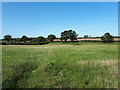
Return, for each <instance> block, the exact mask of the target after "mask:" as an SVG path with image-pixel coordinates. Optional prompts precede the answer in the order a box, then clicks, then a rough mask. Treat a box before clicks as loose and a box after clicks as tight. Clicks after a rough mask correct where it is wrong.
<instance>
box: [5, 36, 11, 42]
mask: <svg viewBox="0 0 120 90" xmlns="http://www.w3.org/2000/svg"><path fill="white" fill-rule="evenodd" d="M4 39H5V40H7V41H8V42H9V41H10V40H12V36H11V35H9V34H8V35H5V36H4Z"/></svg>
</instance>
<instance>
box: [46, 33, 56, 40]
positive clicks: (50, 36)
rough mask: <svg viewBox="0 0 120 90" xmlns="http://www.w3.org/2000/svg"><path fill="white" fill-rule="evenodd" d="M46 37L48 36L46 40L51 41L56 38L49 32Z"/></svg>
mask: <svg viewBox="0 0 120 90" xmlns="http://www.w3.org/2000/svg"><path fill="white" fill-rule="evenodd" d="M47 38H48V40H50V42H52V41H53V40H54V39H56V36H55V35H53V34H50V35H48V37H47Z"/></svg>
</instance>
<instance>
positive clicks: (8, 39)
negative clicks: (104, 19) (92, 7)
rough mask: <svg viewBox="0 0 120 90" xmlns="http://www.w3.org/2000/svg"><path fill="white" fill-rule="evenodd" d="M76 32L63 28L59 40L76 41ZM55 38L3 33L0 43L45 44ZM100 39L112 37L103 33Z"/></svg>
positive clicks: (52, 36) (110, 39)
mask: <svg viewBox="0 0 120 90" xmlns="http://www.w3.org/2000/svg"><path fill="white" fill-rule="evenodd" d="M77 36H78V34H77V33H76V32H75V31H73V30H65V31H63V32H61V35H60V38H59V39H60V40H61V41H62V42H67V40H68V39H70V40H71V42H75V41H77ZM84 38H88V36H87V35H85V36H84ZM54 39H56V36H55V35H53V34H50V35H48V37H47V38H45V37H43V36H39V37H37V38H33V37H31V38H29V37H27V36H25V35H23V36H22V37H21V38H12V36H11V35H5V36H4V39H3V40H2V41H3V42H2V44H47V43H49V42H53V40H54ZM101 40H102V41H103V42H106V43H108V42H113V40H114V37H113V36H112V35H110V33H105V34H104V35H103V36H101Z"/></svg>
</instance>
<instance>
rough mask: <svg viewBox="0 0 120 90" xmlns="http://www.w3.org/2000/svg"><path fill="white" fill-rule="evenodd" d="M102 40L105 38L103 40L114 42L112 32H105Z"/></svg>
mask: <svg viewBox="0 0 120 90" xmlns="http://www.w3.org/2000/svg"><path fill="white" fill-rule="evenodd" d="M101 40H103V42H107V43H108V42H113V40H114V37H113V36H112V35H110V33H105V34H104V35H103V36H102V37H101Z"/></svg>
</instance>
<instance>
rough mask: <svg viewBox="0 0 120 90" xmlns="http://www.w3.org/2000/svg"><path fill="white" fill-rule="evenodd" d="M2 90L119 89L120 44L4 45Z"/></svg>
mask: <svg viewBox="0 0 120 90" xmlns="http://www.w3.org/2000/svg"><path fill="white" fill-rule="evenodd" d="M2 75H3V78H2V79H3V80H2V83H3V88H68V87H69V88H117V87H118V43H117V42H114V43H102V42H80V43H59V42H58V43H49V44H46V45H3V46H2Z"/></svg>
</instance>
